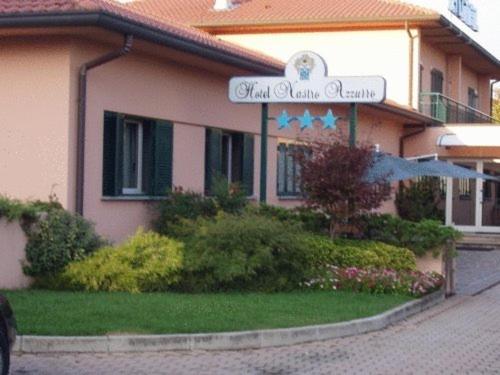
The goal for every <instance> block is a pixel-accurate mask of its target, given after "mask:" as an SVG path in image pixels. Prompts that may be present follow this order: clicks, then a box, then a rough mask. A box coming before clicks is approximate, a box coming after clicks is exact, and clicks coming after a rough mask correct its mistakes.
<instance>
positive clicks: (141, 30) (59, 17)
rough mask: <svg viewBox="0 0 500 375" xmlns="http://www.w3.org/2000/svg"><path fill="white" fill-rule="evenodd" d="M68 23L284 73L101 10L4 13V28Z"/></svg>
mask: <svg viewBox="0 0 500 375" xmlns="http://www.w3.org/2000/svg"><path fill="white" fill-rule="evenodd" d="M64 26H97V27H102V28H104V29H107V30H110V31H115V32H118V33H122V34H132V35H134V36H135V37H137V38H140V39H143V40H146V41H149V42H153V43H156V44H161V45H164V46H168V47H171V48H174V49H177V50H180V51H183V52H187V53H190V54H194V55H197V56H200V57H203V58H206V59H209V60H212V61H216V62H220V63H224V64H227V65H231V66H234V67H237V68H240V69H243V70H248V71H252V72H256V73H260V74H264V75H277V74H283V69H284V65H279V64H271V63H269V64H267V63H265V62H263V61H258V60H256V59H251V58H248V57H243V56H239V55H237V54H234V53H231V52H229V51H225V50H222V49H218V48H214V47H211V46H207V45H204V44H201V43H196V42H195V41H193V40H189V39H187V38H182V37H181V36H179V35H175V34H172V33H169V32H167V31H164V30H158V29H156V28H154V27H151V26H148V25H144V24H141V23H139V22H136V21H133V20H130V19H127V18H125V17H120V16H118V15H115V14H109V13H106V12H103V11H100V12H99V11H98V12H75V13H44V14H39V13H32V14H12V15H6V16H0V28H9V27H64Z"/></svg>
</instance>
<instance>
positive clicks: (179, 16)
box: [129, 0, 439, 27]
mask: <svg viewBox="0 0 500 375" xmlns="http://www.w3.org/2000/svg"><path fill="white" fill-rule="evenodd" d="M233 1H234V0H233ZM213 4H214V0H182V1H179V0H136V1H133V2H132V3H130V5H129V7H131V8H134V9H140V10H142V11H144V12H147V13H149V14H156V15H158V16H160V17H163V18H166V19H175V20H178V21H181V22H185V23H188V24H191V25H196V26H207V27H208V26H220V25H261V24H283V23H307V22H311V23H318V22H340V21H347V22H348V21H353V20H377V19H384V20H401V19H408V18H410V19H418V18H425V17H437V16H439V14H438V13H436V12H435V11H433V10H430V9H427V8H423V7H419V6H416V5H411V4H407V3H403V2H400V1H398V0H249V1H245V2H243V3H241V4H239V5H237V6H236V7H235V8H233V9H231V10H227V11H215V10H213Z"/></svg>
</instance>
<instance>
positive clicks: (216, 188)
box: [212, 176, 248, 214]
mask: <svg viewBox="0 0 500 375" xmlns="http://www.w3.org/2000/svg"><path fill="white" fill-rule="evenodd" d="M212 198H213V200H214V202H215V205H216V206H217V208H218V209H219V210H222V211H224V212H228V213H231V214H237V213H241V212H242V211H243V209H244V208H245V206H246V205H247V204H248V199H247V193H246V191H245V189H243V188H242V186H241V185H240V184H239V183H229V182H228V180H227V177H224V176H218V177H216V178H215V179H214V182H213V184H212Z"/></svg>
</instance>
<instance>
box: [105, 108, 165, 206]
mask: <svg viewBox="0 0 500 375" xmlns="http://www.w3.org/2000/svg"><path fill="white" fill-rule="evenodd" d="M172 131H173V126H172V123H170V122H168V121H163V120H154V119H149V118H139V117H137V116H130V115H124V114H119V113H115V112H105V113H104V137H103V141H104V145H103V186H102V191H103V196H107V197H110V196H111V197H115V196H131V195H132V196H133V195H136V196H137V195H146V196H162V195H164V194H165V193H166V192H167V190H168V189H169V188H171V186H172V147H173V144H172V141H173V134H172Z"/></svg>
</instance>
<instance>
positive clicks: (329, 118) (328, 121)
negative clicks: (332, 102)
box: [320, 109, 339, 129]
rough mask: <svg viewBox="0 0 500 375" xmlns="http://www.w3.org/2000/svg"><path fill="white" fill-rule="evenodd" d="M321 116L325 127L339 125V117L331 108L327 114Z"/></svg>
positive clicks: (332, 127) (331, 127)
mask: <svg viewBox="0 0 500 375" xmlns="http://www.w3.org/2000/svg"><path fill="white" fill-rule="evenodd" d="M320 118H321V121H323V129H335V128H336V127H337V120H338V119H339V118H338V117H336V116H334V115H333V112H332V110H331V109H329V110H328V112H327V113H326V116H323V117H320Z"/></svg>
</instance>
